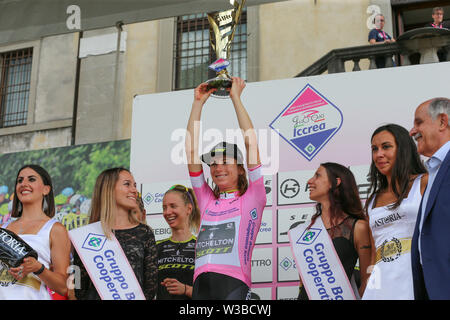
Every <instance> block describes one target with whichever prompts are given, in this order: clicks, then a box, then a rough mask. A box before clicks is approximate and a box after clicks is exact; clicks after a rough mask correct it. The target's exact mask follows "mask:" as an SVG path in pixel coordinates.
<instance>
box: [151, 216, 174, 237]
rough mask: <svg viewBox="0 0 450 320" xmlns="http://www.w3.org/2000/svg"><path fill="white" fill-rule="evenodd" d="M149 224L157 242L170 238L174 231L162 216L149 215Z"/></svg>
mask: <svg viewBox="0 0 450 320" xmlns="http://www.w3.org/2000/svg"><path fill="white" fill-rule="evenodd" d="M147 224H148V225H149V226H151V228H152V230H153V233H154V234H155V240H156V241H159V240H163V239H167V238H170V236H171V235H172V229H170V227H169V225H168V224H167V222H166V219H164V217H163V216H162V215H147Z"/></svg>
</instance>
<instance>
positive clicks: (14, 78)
mask: <svg viewBox="0 0 450 320" xmlns="http://www.w3.org/2000/svg"><path fill="white" fill-rule="evenodd" d="M32 58H33V48H26V49H21V50H16V51H10V52H3V53H0V128H4V127H13V126H20V125H25V124H26V123H27V114H28V98H29V92H30V82H31V61H32Z"/></svg>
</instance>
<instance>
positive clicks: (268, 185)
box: [263, 175, 273, 207]
mask: <svg viewBox="0 0 450 320" xmlns="http://www.w3.org/2000/svg"><path fill="white" fill-rule="evenodd" d="M263 179H264V187H265V188H266V199H267V201H266V207H269V206H271V205H272V180H273V176H271V175H269V176H267V175H266V176H263Z"/></svg>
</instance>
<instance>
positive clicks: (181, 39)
mask: <svg viewBox="0 0 450 320" xmlns="http://www.w3.org/2000/svg"><path fill="white" fill-rule="evenodd" d="M174 60H175V61H174V64H175V68H174V70H175V89H176V90H181V89H190V88H195V87H196V86H197V85H199V84H200V83H202V82H204V81H206V80H208V79H209V78H213V77H214V76H215V74H213V75H211V74H209V75H208V66H209V65H210V64H211V63H212V62H214V60H215V57H214V52H213V50H212V49H211V46H210V43H209V22H208V18H207V15H206V14H205V13H202V14H195V15H188V16H181V17H178V18H177V41H176V43H175V48H174ZM227 70H228V73H229V74H230V75H232V76H237V77H241V78H243V79H245V80H246V79H247V13H246V10H245V9H244V10H242V14H241V18H240V21H239V25H238V26H237V27H236V31H235V34H234V39H233V42H232V44H231V51H230V66H229V67H228V68H227Z"/></svg>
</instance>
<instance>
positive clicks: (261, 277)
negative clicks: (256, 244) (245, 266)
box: [252, 248, 273, 283]
mask: <svg viewBox="0 0 450 320" xmlns="http://www.w3.org/2000/svg"><path fill="white" fill-rule="evenodd" d="M272 268H273V263H272V248H255V249H254V250H253V255H252V283H267V282H269V283H271V282H272V280H273V275H272V274H273V272H272Z"/></svg>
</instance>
